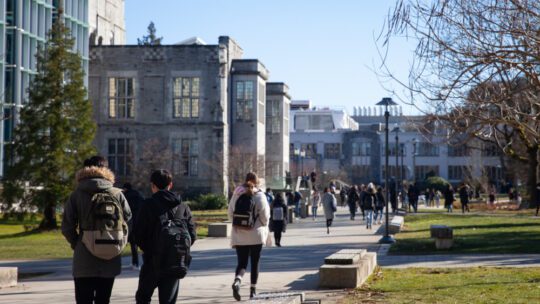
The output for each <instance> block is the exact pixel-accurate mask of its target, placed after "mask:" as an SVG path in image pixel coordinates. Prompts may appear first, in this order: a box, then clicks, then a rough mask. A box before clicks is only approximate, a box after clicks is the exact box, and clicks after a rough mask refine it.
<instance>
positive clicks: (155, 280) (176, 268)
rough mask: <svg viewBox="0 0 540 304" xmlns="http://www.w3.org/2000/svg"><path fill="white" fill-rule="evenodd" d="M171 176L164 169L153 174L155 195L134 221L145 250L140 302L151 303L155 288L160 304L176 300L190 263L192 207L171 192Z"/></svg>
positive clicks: (192, 234)
mask: <svg viewBox="0 0 540 304" xmlns="http://www.w3.org/2000/svg"><path fill="white" fill-rule="evenodd" d="M172 178H173V177H172V175H171V173H169V171H167V170H165V169H160V170H156V171H154V172H153V173H152V175H151V176H150V187H151V190H152V196H151V197H150V198H148V199H146V200H145V201H144V202H143V204H142V207H141V210H140V212H139V216H138V217H137V219H136V221H135V225H134V237H135V241H136V243H137V245H138V246H139V247H140V248H141V250H142V251H143V265H142V268H141V272H140V274H139V286H138V288H137V293H136V294H135V299H136V302H137V304H139V303H150V301H151V298H152V294H153V293H154V290H155V289H156V287H157V288H158V292H159V303H160V304H164V303H167V304H169V303H176V298H177V297H178V290H179V281H180V279H182V278H183V277H184V276H185V275H186V273H187V271H188V268H189V265H190V263H191V255H190V248H191V245H193V243H194V242H195V240H196V238H197V234H196V232H195V224H194V223H193V218H192V217H191V210H190V209H189V206H188V205H187V204H186V203H183V202H182V201H181V199H180V198H179V197H178V196H177V195H176V194H174V193H173V192H171V189H172V186H173V183H172Z"/></svg>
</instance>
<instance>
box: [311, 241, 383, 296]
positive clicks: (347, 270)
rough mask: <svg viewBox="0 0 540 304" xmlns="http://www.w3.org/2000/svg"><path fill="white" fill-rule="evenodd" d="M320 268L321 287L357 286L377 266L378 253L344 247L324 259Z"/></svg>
mask: <svg viewBox="0 0 540 304" xmlns="http://www.w3.org/2000/svg"><path fill="white" fill-rule="evenodd" d="M324 261H325V264H324V265H322V266H321V267H320V268H319V287H321V288H356V287H358V286H360V285H362V284H363V283H364V282H365V281H366V280H367V278H368V277H369V276H370V275H371V274H372V273H373V270H375V267H376V266H377V254H376V253H374V252H366V250H365V249H343V250H340V251H338V252H336V253H334V254H332V255H330V256H328V257H326V258H325V259H324Z"/></svg>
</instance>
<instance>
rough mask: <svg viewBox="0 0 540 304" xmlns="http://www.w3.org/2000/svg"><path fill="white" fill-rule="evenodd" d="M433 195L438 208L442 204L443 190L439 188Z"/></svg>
mask: <svg viewBox="0 0 540 304" xmlns="http://www.w3.org/2000/svg"><path fill="white" fill-rule="evenodd" d="M433 197H434V198H435V206H436V207H437V209H438V208H439V207H440V206H441V191H439V190H437V191H435V194H434V196H433Z"/></svg>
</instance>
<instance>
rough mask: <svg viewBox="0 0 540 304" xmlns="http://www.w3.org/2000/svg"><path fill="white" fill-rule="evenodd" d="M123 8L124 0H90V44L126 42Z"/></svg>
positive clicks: (121, 43) (118, 43)
mask: <svg viewBox="0 0 540 304" xmlns="http://www.w3.org/2000/svg"><path fill="white" fill-rule="evenodd" d="M85 1H88V0H85ZM124 10H125V0H90V2H89V7H88V12H89V14H88V16H89V25H90V30H89V32H90V45H115V44H116V45H124V44H126V20H125V15H124Z"/></svg>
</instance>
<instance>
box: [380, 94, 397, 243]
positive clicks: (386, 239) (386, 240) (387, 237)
mask: <svg viewBox="0 0 540 304" xmlns="http://www.w3.org/2000/svg"><path fill="white" fill-rule="evenodd" d="M377 105H378V106H384V133H385V134H384V136H385V140H384V144H385V145H384V149H385V150H384V151H385V152H386V153H384V155H385V157H384V158H385V161H384V170H385V175H384V178H385V187H384V188H385V192H386V225H385V230H384V236H383V237H382V238H381V239H380V240H379V243H381V244H393V243H395V242H396V240H394V238H393V237H392V236H390V234H388V222H389V220H388V154H389V153H388V152H389V151H390V150H389V149H388V118H389V117H390V112H388V106H395V105H397V103H395V102H394V101H393V100H392V98H390V97H384V98H383V99H382V100H381V101H379V102H378V103H377Z"/></svg>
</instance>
